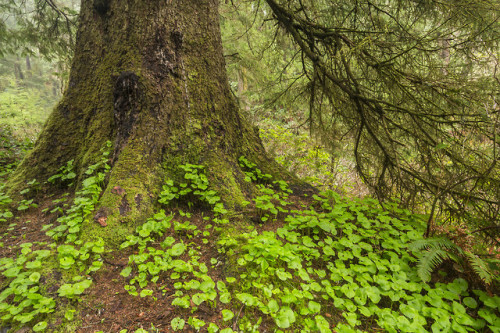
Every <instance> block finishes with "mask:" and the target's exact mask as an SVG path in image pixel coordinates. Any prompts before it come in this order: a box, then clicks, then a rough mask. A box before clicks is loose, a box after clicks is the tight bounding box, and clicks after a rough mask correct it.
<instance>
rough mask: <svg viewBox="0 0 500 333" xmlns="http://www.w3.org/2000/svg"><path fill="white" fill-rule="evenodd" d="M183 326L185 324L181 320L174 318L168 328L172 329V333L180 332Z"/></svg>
mask: <svg viewBox="0 0 500 333" xmlns="http://www.w3.org/2000/svg"><path fill="white" fill-rule="evenodd" d="M185 324H186V321H185V320H184V319H182V318H179V317H175V318H174V319H172V321H171V322H170V326H171V327H172V329H173V330H174V331H180V330H182V329H184V325H185Z"/></svg>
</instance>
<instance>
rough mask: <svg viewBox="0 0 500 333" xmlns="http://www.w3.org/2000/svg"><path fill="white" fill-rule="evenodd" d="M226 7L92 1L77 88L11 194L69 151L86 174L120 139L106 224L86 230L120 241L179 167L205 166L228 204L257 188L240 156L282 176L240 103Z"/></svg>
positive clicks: (85, 11) (104, 209)
mask: <svg viewBox="0 0 500 333" xmlns="http://www.w3.org/2000/svg"><path fill="white" fill-rule="evenodd" d="M217 7H218V1H217V0H179V1H175V2H168V1H167V2H165V1H134V0H120V1H113V2H109V8H107V9H106V11H105V12H104V13H101V12H98V11H97V10H96V8H95V7H94V6H93V5H92V3H91V2H89V1H83V3H82V9H81V19H80V27H79V30H78V34H77V45H76V51H75V57H74V59H73V64H72V68H71V74H70V80H69V85H68V89H67V91H66V92H65V94H64V97H63V99H62V101H61V102H60V103H59V105H58V106H57V107H56V108H55V110H54V112H53V113H52V115H51V116H50V118H49V120H48V122H47V124H46V125H45V127H44V130H43V131H42V134H41V135H40V138H39V139H38V141H37V143H36V144H35V148H34V150H33V151H32V152H31V153H30V154H29V155H28V156H27V157H26V158H25V160H24V161H23V162H22V163H21V165H20V167H19V168H18V170H17V171H16V173H15V175H14V176H13V177H12V178H11V180H10V183H9V185H10V188H11V190H12V191H14V190H15V189H19V188H20V187H22V186H23V185H22V184H23V182H26V181H29V180H31V179H33V178H37V179H38V180H39V181H43V180H45V179H47V178H48V177H49V176H51V175H53V174H54V173H55V172H56V170H57V169H58V168H59V167H60V166H61V165H63V164H64V163H65V162H66V161H68V160H71V159H74V160H75V163H74V164H75V166H76V168H77V172H78V174H79V180H80V181H81V179H82V177H83V172H84V171H85V169H86V167H87V166H88V165H90V164H92V163H94V162H95V160H97V159H98V156H99V154H100V153H99V150H100V148H101V147H102V146H103V145H104V143H105V142H106V141H107V140H111V141H112V142H113V144H114V151H113V154H112V159H111V161H110V163H111V166H112V168H111V172H110V175H109V178H108V183H107V185H106V188H105V190H104V192H103V193H102V196H101V199H100V203H99V205H98V207H97V212H96V214H97V215H99V216H101V217H102V216H105V217H106V221H107V225H106V226H105V227H102V226H101V225H100V224H98V223H95V222H93V221H89V222H88V223H87V224H86V225H85V226H84V228H83V237H84V238H93V237H97V236H100V237H104V238H105V239H107V240H108V242H109V243H110V244H113V245H117V244H118V243H119V241H121V240H123V239H124V238H125V237H126V236H127V235H128V234H129V233H130V232H131V231H132V230H133V229H134V228H135V227H136V226H137V225H138V224H140V223H142V222H144V221H145V220H146V218H147V217H149V216H150V215H151V214H152V211H153V209H154V206H155V203H156V199H157V196H158V194H159V192H160V189H161V185H162V183H163V180H164V178H165V177H170V178H173V177H175V175H176V173H177V172H178V171H177V167H178V166H179V165H181V164H185V163H192V164H203V165H205V166H206V167H207V175H208V177H209V179H210V182H211V184H212V186H213V189H214V190H216V191H218V192H219V194H220V196H221V198H222V200H223V202H224V203H225V205H226V206H227V207H228V208H230V209H237V208H238V207H240V205H241V202H242V201H243V200H244V199H246V198H248V196H249V194H251V193H253V191H254V189H253V188H252V186H251V185H250V184H248V183H246V182H244V181H243V179H244V174H243V173H242V171H241V170H240V167H239V165H238V158H239V157H240V156H242V155H245V156H247V158H249V159H250V160H252V161H253V162H255V163H257V164H258V167H259V168H261V169H262V170H263V171H264V172H266V173H271V174H273V175H275V176H276V175H280V174H281V175H282V174H283V171H282V170H280V169H279V168H278V167H277V165H276V164H274V162H272V161H271V160H270V159H269V158H267V157H266V154H265V151H264V148H263V146H262V144H261V142H260V139H259V137H258V134H257V133H256V131H254V129H253V128H252V127H251V126H250V124H248V123H247V122H246V121H245V120H244V119H243V118H242V117H241V116H240V114H239V110H238V108H237V105H236V103H235V101H234V100H233V97H232V94H231V92H230V88H229V84H228V80H227V76H226V72H225V63H224V57H223V51H222V44H221V39H220V30H219V16H218V12H217ZM288 176H289V175H288ZM118 188H119V189H122V190H123V193H122V191H121V190H120V191H118V192H120V193H119V194H117V191H116V189H118Z"/></svg>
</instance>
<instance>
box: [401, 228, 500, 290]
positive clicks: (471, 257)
mask: <svg viewBox="0 0 500 333" xmlns="http://www.w3.org/2000/svg"><path fill="white" fill-rule="evenodd" d="M408 249H409V250H410V251H412V252H414V253H415V254H416V255H417V257H419V258H418V263H417V274H418V276H419V277H420V278H421V279H422V281H424V282H429V281H430V279H431V274H432V272H433V271H434V270H435V269H436V267H438V266H439V265H440V264H441V263H442V262H443V261H445V260H448V259H449V260H452V261H454V262H456V263H457V264H460V265H462V266H463V265H464V263H465V262H466V261H467V262H468V264H469V265H470V266H471V267H472V269H473V270H474V272H475V273H476V274H477V275H478V276H479V277H480V278H481V280H483V281H484V282H485V283H486V284H490V283H491V282H492V281H493V280H494V279H498V278H495V276H494V274H493V273H492V270H491V269H490V268H489V267H488V262H487V261H485V260H483V259H481V258H480V257H478V256H477V255H475V254H474V253H470V252H467V251H464V250H462V249H461V248H460V247H459V246H457V245H456V244H455V243H453V242H452V241H451V240H449V239H448V238H446V237H434V238H427V239H419V240H416V241H414V242H412V243H410V244H408Z"/></svg>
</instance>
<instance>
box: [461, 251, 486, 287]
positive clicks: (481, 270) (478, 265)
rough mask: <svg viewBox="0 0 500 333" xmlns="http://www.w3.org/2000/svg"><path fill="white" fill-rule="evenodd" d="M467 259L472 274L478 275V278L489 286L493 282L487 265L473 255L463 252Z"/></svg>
mask: <svg viewBox="0 0 500 333" xmlns="http://www.w3.org/2000/svg"><path fill="white" fill-rule="evenodd" d="M465 254H466V256H467V259H468V260H469V264H470V265H471V267H472V269H474V272H475V273H476V274H477V275H479V277H480V278H481V279H482V280H483V281H484V282H485V283H486V284H490V283H491V281H492V280H493V273H492V272H491V271H490V269H489V268H488V265H487V263H486V262H485V261H484V260H483V259H481V258H479V257H478V256H477V255H475V254H474V253H470V252H465Z"/></svg>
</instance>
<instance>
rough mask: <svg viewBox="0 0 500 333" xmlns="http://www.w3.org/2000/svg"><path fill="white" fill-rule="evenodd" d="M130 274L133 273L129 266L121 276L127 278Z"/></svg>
mask: <svg viewBox="0 0 500 333" xmlns="http://www.w3.org/2000/svg"><path fill="white" fill-rule="evenodd" d="M130 273H132V267H130V266H127V267H125V268H124V269H123V270H122V271H121V272H120V275H121V276H123V277H127V276H129V275H130Z"/></svg>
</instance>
